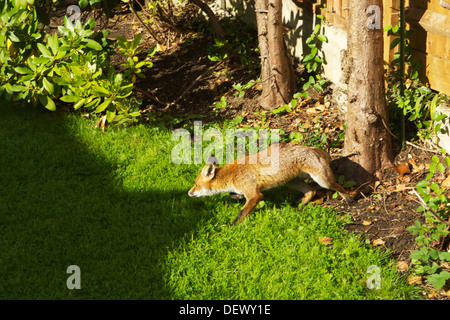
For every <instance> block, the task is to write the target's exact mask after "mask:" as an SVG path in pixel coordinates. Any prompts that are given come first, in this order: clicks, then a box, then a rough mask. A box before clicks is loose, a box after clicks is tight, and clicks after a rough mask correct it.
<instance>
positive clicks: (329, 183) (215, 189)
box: [188, 143, 352, 224]
mask: <svg viewBox="0 0 450 320" xmlns="http://www.w3.org/2000/svg"><path fill="white" fill-rule="evenodd" d="M277 149H278V152H279V153H278V156H276V154H272V152H276V151H277ZM272 155H275V156H274V157H272ZM269 160H272V161H276V162H275V163H274V162H272V163H271V162H269ZM308 176H309V177H311V178H312V179H313V180H314V181H316V182H317V183H318V184H319V185H320V186H321V187H323V188H326V189H331V190H334V191H337V192H339V194H340V195H341V196H342V197H343V198H344V199H345V200H346V201H348V202H351V201H352V199H351V198H350V196H349V195H348V194H347V193H346V192H345V190H344V189H343V188H342V186H340V185H339V184H338V183H337V182H336V181H335V180H334V175H333V172H332V171H331V168H330V157H329V155H328V154H327V153H326V152H325V151H323V150H321V149H315V148H311V147H307V146H302V145H300V144H296V143H280V144H279V145H278V146H277V148H274V147H273V146H270V147H269V148H268V149H266V150H263V151H260V152H259V153H256V154H254V155H251V156H246V157H245V158H242V159H239V160H235V161H234V162H233V163H229V164H226V165H224V166H223V167H219V166H216V165H214V164H211V163H208V164H206V166H205V167H204V168H203V169H202V172H201V173H200V174H199V175H198V177H197V179H196V180H195V185H194V187H192V188H191V190H189V192H188V194H189V196H191V197H201V196H208V195H213V194H216V193H222V192H230V193H233V194H238V195H242V196H244V197H245V198H246V200H247V201H246V203H245V205H244V207H243V208H242V210H241V211H240V213H239V214H238V216H237V218H236V219H235V220H234V221H233V224H235V223H236V222H237V221H242V220H243V219H244V218H245V217H246V216H247V215H248V214H249V213H250V212H251V211H252V210H253V209H254V208H255V206H256V205H257V204H258V202H259V201H261V199H262V198H263V195H262V193H261V191H263V190H267V189H270V188H273V187H276V186H278V185H281V184H286V185H287V186H288V187H290V188H292V189H295V190H298V191H300V192H302V193H303V194H304V196H303V198H302V202H303V203H308V202H309V201H310V200H311V199H312V198H313V196H314V194H315V190H314V189H313V188H311V187H309V186H308V185H306V184H304V183H303V180H304V179H305V178H307V177H308Z"/></svg>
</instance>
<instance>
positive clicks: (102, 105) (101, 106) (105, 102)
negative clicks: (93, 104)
mask: <svg viewBox="0 0 450 320" xmlns="http://www.w3.org/2000/svg"><path fill="white" fill-rule="evenodd" d="M111 102H112V99H106V100H105V101H103V102H102V103H101V104H100V105H99V106H98V107H97V108H96V109H95V113H100V112H102V111H104V110H105V109H106V108H108V106H109V105H110V103H111Z"/></svg>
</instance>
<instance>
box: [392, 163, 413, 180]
mask: <svg viewBox="0 0 450 320" xmlns="http://www.w3.org/2000/svg"><path fill="white" fill-rule="evenodd" d="M394 169H395V171H397V172H398V174H399V175H400V179H403V176H404V175H405V174H408V173H410V172H411V170H410V169H409V164H408V162H406V161H403V162H402V163H400V164H398V165H397V166H395V167H394Z"/></svg>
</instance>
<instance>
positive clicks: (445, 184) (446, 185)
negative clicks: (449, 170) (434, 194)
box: [441, 176, 450, 189]
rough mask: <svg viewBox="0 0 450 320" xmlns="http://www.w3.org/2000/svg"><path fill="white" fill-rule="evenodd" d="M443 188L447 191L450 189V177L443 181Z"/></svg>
mask: <svg viewBox="0 0 450 320" xmlns="http://www.w3.org/2000/svg"><path fill="white" fill-rule="evenodd" d="M441 187H442V188H446V189H448V188H450V176H448V177H447V178H445V180H444V181H442V183H441Z"/></svg>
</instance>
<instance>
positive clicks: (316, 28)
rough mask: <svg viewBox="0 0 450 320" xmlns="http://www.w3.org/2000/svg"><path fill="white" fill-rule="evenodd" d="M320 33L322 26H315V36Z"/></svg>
mask: <svg viewBox="0 0 450 320" xmlns="http://www.w3.org/2000/svg"><path fill="white" fill-rule="evenodd" d="M319 31H320V24H316V25H315V26H314V31H313V32H314V34H317V33H318V32H319Z"/></svg>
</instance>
